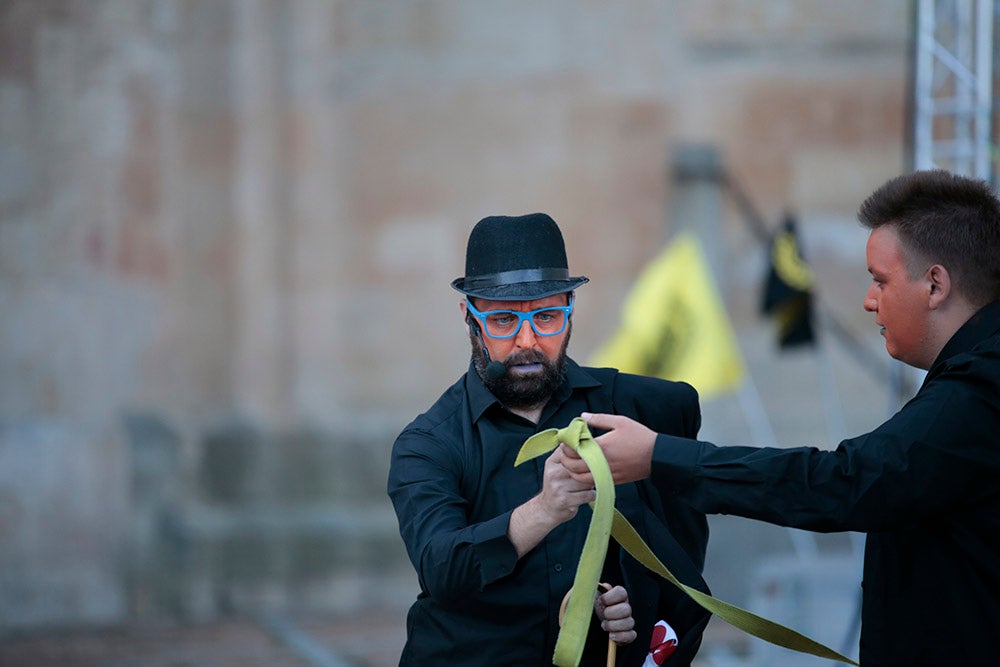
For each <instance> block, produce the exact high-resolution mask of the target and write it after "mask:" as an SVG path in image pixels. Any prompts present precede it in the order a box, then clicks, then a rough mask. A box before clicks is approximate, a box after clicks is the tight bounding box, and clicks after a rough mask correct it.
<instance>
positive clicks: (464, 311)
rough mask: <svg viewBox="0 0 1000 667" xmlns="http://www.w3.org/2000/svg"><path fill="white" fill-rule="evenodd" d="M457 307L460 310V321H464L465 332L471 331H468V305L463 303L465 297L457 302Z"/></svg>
mask: <svg viewBox="0 0 1000 667" xmlns="http://www.w3.org/2000/svg"><path fill="white" fill-rule="evenodd" d="M458 309H459V310H461V311H462V322H464V323H465V333H471V332H470V331H469V317H468V311H469V309H468V307H467V306H466V305H465V299H462V300H461V301H459V302H458Z"/></svg>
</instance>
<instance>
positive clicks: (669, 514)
mask: <svg viewBox="0 0 1000 667" xmlns="http://www.w3.org/2000/svg"><path fill="white" fill-rule="evenodd" d="M568 267H569V264H568V262H567V260H566V250H565V246H564V244H563V238H562V234H561V233H560V231H559V228H558V226H557V225H556V223H555V221H554V220H552V218H551V217H549V216H548V215H545V214H543V213H534V214H531V215H524V216H515V217H504V216H491V217H487V218H484V219H482V220H480V221H479V223H478V224H477V225H476V226H475V228H474V229H473V230H472V233H471V234H470V236H469V242H468V247H467V250H466V266H465V276H464V277H462V278H458V279H456V280H455V281H453V282H452V287H454V288H455V289H456V290H458V291H459V292H461V293H463V294H464V295H465V299H464V300H463V301H462V302H461V304H460V308H461V311H462V314H463V316H464V317H465V322H466V326H467V329H468V332H469V338H470V341H471V345H472V361H471V364H470V367H469V370H468V372H466V373H465V374H464V375H463V376H462V377H461V378H459V380H458V381H457V382H456V383H455V384H454V385H452V386H451V387H450V388H449V389H448V390H447V391H445V393H444V394H443V395H442V396H441V397H440V398H439V399H438V401H437V402H436V403H435V404H434V405H433V406H431V408H430V409H429V410H428V411H427V412H425V413H424V414H422V415H420V416H418V417H417V418H416V419H414V420H413V422H411V423H410V424H409V425H408V426H407V427H406V428H405V429H404V430H403V432H402V433H401V434H400V435H399V437H398V438H397V440H396V442H395V444H394V446H393V450H392V461H391V466H390V471H389V481H388V493H389V496H390V498H391V499H392V502H393V505H394V507H395V509H396V515H397V517H398V519H399V527H400V533H401V535H402V537H403V541H404V542H405V544H406V548H407V552H408V553H409V556H410V560H411V561H412V562H413V565H414V567H415V568H416V571H417V574H418V578H419V582H420V594H419V595H418V597H417V600H416V602H415V603H414V604H413V606H412V607H411V608H410V612H409V614H408V618H407V642H406V646H405V648H404V649H403V654H402V658H401V661H400V664H401V665H416V666H421V667H424V666H433V665H456V666H461V665H475V666H481V665H518V666H520V665H545V664H550V663H551V660H552V655H553V651H554V647H555V643H556V637H557V635H558V632H559V627H558V612H559V606H560V602H561V601H562V598H563V596H564V594H565V593H566V591H567V590H569V588H570V587H571V586H572V584H573V578H574V575H575V571H576V565H577V562H578V560H579V557H580V553H581V551H582V548H583V542H584V538H585V536H586V532H587V528H588V526H589V521H590V514H591V511H590V508H589V506H588V505H587V504H588V503H589V502H591V501H592V500H594V498H595V495H596V494H595V492H594V490H593V488H592V487H591V486H590V485H585V484H582V483H579V482H575V481H574V480H573V479H572V478H571V477H570V475H569V473H568V471H567V470H566V469H565V468H564V467H563V466H562V465H561V456H562V454H560V453H559V452H560V450H559V449H557V450H556V452H554V453H553V454H552V455H551V456H550V457H549V458H548V459H546V460H543V459H542V458H541V457H539V458H538V459H535V460H533V461H529V462H527V463H525V464H522V465H521V466H519V467H517V468H515V467H514V459H515V456H516V455H517V452H518V450H519V449H520V448H521V445H522V444H523V443H524V441H525V440H527V439H528V438H529V437H530V436H532V435H533V434H535V433H538V432H540V431H542V430H545V429H549V428H560V427H563V426H566V425H567V424H568V423H569V422H570V421H571V420H572V419H573V418H574V417H577V416H579V415H580V413H582V412H611V413H615V414H622V415H627V416H629V417H631V418H633V419H636V420H638V421H640V422H642V423H644V424H646V425H647V426H649V428H651V429H654V430H656V431H658V432H669V433H673V434H676V435H680V436H685V437H694V436H695V435H696V434H697V432H698V428H699V426H700V424H701V413H700V409H699V406H698V397H697V393H696V392H695V390H694V389H693V388H692V387H690V386H689V385H686V384H682V383H675V382H667V381H665V380H659V379H653V378H646V377H640V376H635V375H628V374H624V373H618V372H617V371H616V370H614V369H608V368H600V369H598V368H583V367H580V366H578V365H577V364H576V363H575V362H574V361H573V360H572V359H570V358H569V357H567V356H566V348H567V345H568V344H569V338H570V333H571V331H572V313H573V307H574V290H576V288H577V287H580V286H581V285H583V284H584V283H586V282H587V281H588V279H587V278H585V277H582V276H580V277H573V276H571V275H570V272H569V268H568ZM616 506H617V508H618V509H619V510H620V511H621V512H622V513H623V514H624V515H625V516H626V517H627V518H628V519H629V521H630V522H631V523H632V525H633V526H635V527H636V529H637V530H638V531H639V532H640V533H641V534H642V535H643V537H644V539H645V540H646V542H647V543H648V544H649V545H650V546H651V547H652V548H653V550H654V551H655V552H656V553H657V555H658V557H659V558H660V560H662V561H663V562H664V563H665V564H666V565H667V566H668V567H669V568H670V569H671V570H672V571H673V572H674V573H675V574H677V576H678V577H679V578H680V579H681V580H682V581H684V582H685V583H686V584H688V585H690V586H694V587H696V588H699V589H701V590H703V591H706V592H707V591H708V589H707V586H706V585H705V582H704V580H703V579H702V578H701V569H702V566H703V563H704V556H705V547H706V543H707V540H708V527H707V522H706V520H705V517H704V515H702V514H700V513H697V512H694V511H692V510H691V509H690V508H689V507H687V506H686V505H684V504H681V503H678V502H677V501H675V500H674V499H673V498H672V497H671V496H669V495H668V494H660V493H659V491H657V489H656V488H655V487H654V486H653V485H652V484H651V483H649V482H638V483H630V484H624V485H620V486H619V487H618V488H616ZM602 581H605V582H609V583H611V584H612V585H613V588H612V589H611V590H610V591H608V592H605V593H602V594H601V595H597V592H596V591H595V592H594V595H595V604H594V609H595V615H594V622H593V624H592V627H591V630H590V634H589V635H588V640H587V644H586V647H585V651H584V656H583V660H582V663H581V664H585V665H591V664H593V665H604V664H606V662H605V661H606V656H605V653H606V651H607V640H608V638H610V639H611V640H614V641H615V642H617V643H619V644H620V645H621V646H620V647H619V651H618V663H617V664H619V665H635V666H637V667H638V666H639V665H643V664H645V665H659V664H663V665H670V666H674V665H688V664H690V662H691V660H692V658H693V656H694V654H695V653H696V652H697V650H698V647H699V645H700V643H701V634H702V631H703V630H704V628H705V625H706V624H707V622H708V613H707V612H705V611H704V610H702V609H701V608H700V607H698V606H697V605H695V604H694V603H693V602H691V601H690V599H689V598H687V596H685V595H684V594H682V593H680V592H679V591H677V589H675V588H674V587H673V586H671V585H670V584H667V583H666V582H664V581H662V580H661V579H659V578H658V576H657V575H655V574H653V573H650V572H648V571H647V570H646V569H645V568H644V567H643V566H642V565H640V564H639V563H637V562H636V561H635V560H633V559H632V558H631V557H630V556H628V555H627V554H625V553H624V552H620V551H619V549H618V548H617V545H615V544H614V542H612V543H611V546H610V547H609V552H608V557H607V559H606V561H605V566H604V572H603V576H602ZM653 649H655V651H654V650H653Z"/></svg>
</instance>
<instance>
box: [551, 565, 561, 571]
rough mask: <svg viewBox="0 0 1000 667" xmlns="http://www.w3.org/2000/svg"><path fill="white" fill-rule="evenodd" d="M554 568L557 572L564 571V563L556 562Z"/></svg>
mask: <svg viewBox="0 0 1000 667" xmlns="http://www.w3.org/2000/svg"><path fill="white" fill-rule="evenodd" d="M552 569H553V570H555V571H556V572H562V563H556V564H555V566H553V568H552Z"/></svg>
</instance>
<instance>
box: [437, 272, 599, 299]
mask: <svg viewBox="0 0 1000 667" xmlns="http://www.w3.org/2000/svg"><path fill="white" fill-rule="evenodd" d="M588 282H590V278H587V277H586V276H577V277H576V278H569V279H568V280H539V281H535V282H527V283H511V284H509V285H494V286H492V287H480V288H477V289H466V287H465V278H456V279H455V280H453V281H452V282H451V286H452V287H453V288H455V289H456V290H458V291H459V292H461V293H462V294H466V295H468V296H474V297H477V298H479V299H491V300H493V301H534V300H535V299H544V298H545V297H547V296H552V295H553V294H563V293H564V292H571V291H573V290H575V289H576V288H577V287H579V286H580V285H583V284H585V283H588Z"/></svg>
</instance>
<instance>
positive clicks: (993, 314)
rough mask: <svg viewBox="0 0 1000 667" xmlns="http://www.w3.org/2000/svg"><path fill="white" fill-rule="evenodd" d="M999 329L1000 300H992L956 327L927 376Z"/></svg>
mask: <svg viewBox="0 0 1000 667" xmlns="http://www.w3.org/2000/svg"><path fill="white" fill-rule="evenodd" d="M998 331H1000V301H994V302H993V303H990V304H987V305H985V306H983V307H982V308H980V309H979V310H978V311H977V312H976V314H975V315H973V316H972V317H970V318H969V320H968V321H967V322H966V323H965V324H963V325H962V326H961V327H959V328H958V331H956V332H955V334H954V335H953V336H952V337H951V338H950V339H949V340H948V342H947V343H945V346H944V347H943V348H941V352H940V353H939V354H938V356H937V359H935V360H934V363H933V364H932V365H931V370H930V372H929V373H928V376H930V375H932V374H934V373H935V371H937V370H940V368H939V367H940V366H941V365H943V364H944V362H945V361H947V360H948V359H950V358H952V357H954V356H955V355H956V354H961V353H963V352H968V351H969V350H971V349H972V348H974V347H975V346H976V345H977V344H978V343H979V342H980V341H982V340H984V339H985V338H988V337H989V336H991V335H993V334H996V333H997V332H998Z"/></svg>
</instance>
